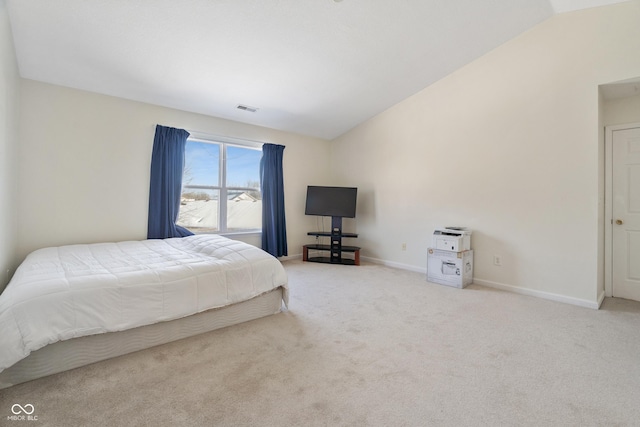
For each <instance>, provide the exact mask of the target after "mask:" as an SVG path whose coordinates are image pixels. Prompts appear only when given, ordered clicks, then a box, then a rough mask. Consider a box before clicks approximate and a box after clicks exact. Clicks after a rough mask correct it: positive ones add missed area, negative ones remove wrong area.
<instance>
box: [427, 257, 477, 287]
mask: <svg viewBox="0 0 640 427" xmlns="http://www.w3.org/2000/svg"><path fill="white" fill-rule="evenodd" d="M427 281H429V282H433V283H438V284H440V285H447V286H453V287H455V288H465V287H467V285H470V284H471V283H473V251H472V250H468V251H462V252H451V251H443V250H440V249H436V248H429V249H428V250H427Z"/></svg>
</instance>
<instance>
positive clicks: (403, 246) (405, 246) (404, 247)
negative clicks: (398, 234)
mask: <svg viewBox="0 0 640 427" xmlns="http://www.w3.org/2000/svg"><path fill="white" fill-rule="evenodd" d="M402 250H403V251H406V250H407V244H406V243H403V244H402Z"/></svg>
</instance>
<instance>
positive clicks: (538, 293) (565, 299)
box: [473, 277, 604, 310]
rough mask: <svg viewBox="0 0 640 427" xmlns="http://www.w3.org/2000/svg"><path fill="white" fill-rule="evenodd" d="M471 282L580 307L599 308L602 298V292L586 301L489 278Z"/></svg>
mask: <svg viewBox="0 0 640 427" xmlns="http://www.w3.org/2000/svg"><path fill="white" fill-rule="evenodd" d="M473 283H474V284H476V285H482V286H487V287H489V288H495V289H500V290H503V291H507V292H514V293H516V294H521V295H529V296H533V297H538V298H543V299H548V300H551V301H557V302H563V303H565V304H571V305H577V306H580V307H586V308H593V309H596V310H597V309H599V308H600V304H602V300H603V299H604V293H603V294H602V298H598V301H588V300H583V299H579V298H573V297H568V296H565V295H559V294H553V293H551V292H544V291H538V290H535V289H529V288H520V287H518V286H512V285H505V284H504V283H497V282H492V281H490V280H483V279H476V278H475V277H474V278H473Z"/></svg>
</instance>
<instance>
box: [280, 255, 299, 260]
mask: <svg viewBox="0 0 640 427" xmlns="http://www.w3.org/2000/svg"><path fill="white" fill-rule="evenodd" d="M278 259H279V260H280V261H293V260H296V259H302V254H296V255H287V256H281V257H280V258H278Z"/></svg>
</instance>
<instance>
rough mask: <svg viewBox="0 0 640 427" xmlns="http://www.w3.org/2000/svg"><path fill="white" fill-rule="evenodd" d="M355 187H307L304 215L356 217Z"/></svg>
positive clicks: (356, 190)
mask: <svg viewBox="0 0 640 427" xmlns="http://www.w3.org/2000/svg"><path fill="white" fill-rule="evenodd" d="M357 194H358V189H357V188H355V187H319V186H314V185H309V186H308V187H307V204H306V206H305V210H304V213H305V215H319V216H331V217H341V218H355V217H356V197H357Z"/></svg>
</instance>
